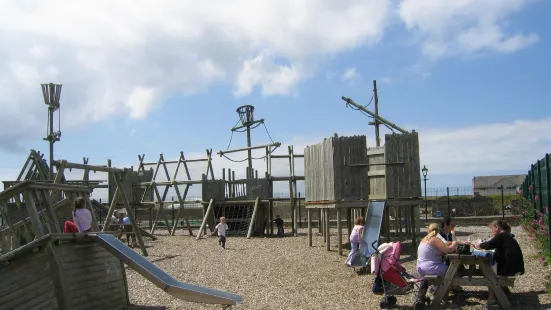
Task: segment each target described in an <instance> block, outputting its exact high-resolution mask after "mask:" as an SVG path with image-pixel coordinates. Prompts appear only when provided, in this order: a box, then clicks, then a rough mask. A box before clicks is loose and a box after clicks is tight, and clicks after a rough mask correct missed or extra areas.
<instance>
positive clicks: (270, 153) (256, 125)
mask: <svg viewBox="0 0 551 310" xmlns="http://www.w3.org/2000/svg"><path fill="white" fill-rule="evenodd" d="M371 100H373V97H372V98H371ZM370 103H371V101H370V102H369V103H368V104H367V106H369V104H370ZM356 110H359V109H356ZM360 111H361V110H360ZM362 112H363V111H362ZM240 121H241V119H239V120H238V121H237V123H235V125H234V126H233V127H235V126H237V124H239V122H240ZM260 124H262V125H264V129H265V130H266V133H267V134H268V137H269V138H270V141H272V144H274V140H273V139H272V135H270V132H269V131H268V127H266V124H265V123H264V122H261V123H256V124H255V126H254V127H250V129H255V128H257V127H258V126H260ZM234 131H237V132H246V131H247V129H246V128H245V129H243V130H232V132H231V136H230V143H228V148H227V149H226V151H227V150H229V149H230V145H231V142H232V140H233V133H234ZM277 148H278V147H277V146H276V147H275V148H274V149H273V150H271V151H270V152H269V155H272V153H273V152H274V151H275V150H276V149H277ZM222 156H224V158H226V159H227V160H229V161H231V162H234V163H242V162H244V161H246V160H248V159H249V158H245V159H242V160H235V159H231V158H229V157H228V156H226V154H224V153H222ZM267 156H268V154H266V155H264V156H262V157H251V159H255V160H258V159H265V158H266V157H267Z"/></svg>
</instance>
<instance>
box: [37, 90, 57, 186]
mask: <svg viewBox="0 0 551 310" xmlns="http://www.w3.org/2000/svg"><path fill="white" fill-rule="evenodd" d="M40 86H42V95H43V96H44V103H45V104H46V105H47V106H48V129H47V136H46V138H44V140H46V141H48V142H49V143H50V167H49V168H50V171H49V175H48V179H50V180H53V179H54V143H55V142H56V141H59V138H60V137H61V130H60V129H59V128H58V129H59V130H58V131H54V112H55V111H57V110H59V99H60V97H61V86H62V85H61V84H53V83H49V84H40ZM58 121H59V116H58Z"/></svg>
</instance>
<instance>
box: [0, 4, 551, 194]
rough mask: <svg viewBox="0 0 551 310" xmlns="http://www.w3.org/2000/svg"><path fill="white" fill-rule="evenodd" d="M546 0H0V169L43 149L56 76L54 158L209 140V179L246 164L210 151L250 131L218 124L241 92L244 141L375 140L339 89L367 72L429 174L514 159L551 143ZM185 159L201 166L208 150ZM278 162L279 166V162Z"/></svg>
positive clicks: (445, 178)
mask: <svg viewBox="0 0 551 310" xmlns="http://www.w3.org/2000/svg"><path fill="white" fill-rule="evenodd" d="M550 11H551V2H549V1H543V0H508V1H497V0H457V1H440V0H401V1H398V0H362V1H359V0H358V1H356V0H340V1H336V0H303V1H288V0H277V1H275V0H264V1H253V0H232V1H227V0H224V1H223V0H205V1H201V2H197V1H187V0H174V1H173V0H166V1H163V5H158V4H154V3H152V2H149V1H140V0H134V1H130V0H119V1H116V2H112V1H106V0H96V1H81V0H75V1H64V0H50V1H47V2H44V1H32V0H13V1H11V0H0V94H1V96H0V158H1V159H2V160H1V161H0V180H2V181H5V180H13V179H15V178H16V177H17V175H18V173H19V171H20V170H21V168H22V166H23V164H24V162H25V159H26V157H27V156H28V154H29V151H30V150H31V149H35V150H39V151H41V152H43V153H45V155H46V157H47V156H48V144H47V142H46V141H43V140H42V139H43V138H44V137H45V136H46V124H47V106H46V105H45V104H44V100H43V98H42V93H41V88H40V84H41V83H50V82H51V83H60V84H63V88H62V94H61V103H60V105H61V109H60V113H59V118H60V119H59V124H60V130H61V133H62V135H61V141H60V142H57V143H56V144H55V157H56V159H66V160H68V161H72V162H82V159H83V157H87V158H89V163H90V164H97V165H104V164H106V162H107V159H111V160H112V163H113V166H116V167H131V166H133V167H134V168H135V169H137V166H138V163H139V161H138V155H139V154H145V155H146V156H145V158H146V161H157V160H158V158H159V154H161V153H162V154H163V155H164V157H165V159H167V160H168V159H177V158H178V157H179V154H180V152H181V151H183V152H184V155H185V156H186V158H188V159H190V158H203V157H206V150H207V149H212V151H213V167H214V173H215V177H216V178H221V175H222V168H224V167H225V168H231V169H232V170H235V171H236V174H237V177H240V176H241V177H242V176H244V173H245V165H246V164H245V163H234V162H231V161H228V160H226V159H225V158H221V157H220V156H218V155H217V154H216V153H217V152H218V151H220V150H226V149H228V145H229V148H230V149H231V148H240V147H244V146H246V138H245V135H244V134H243V133H234V135H233V136H232V133H231V131H230V129H231V128H232V127H233V126H235V125H236V123H237V122H238V120H239V118H238V115H237V113H236V109H237V108H238V107H239V106H242V105H253V106H255V111H254V112H255V118H256V119H260V118H264V119H265V125H266V127H264V126H260V127H258V128H256V129H255V130H253V132H252V144H253V145H263V144H266V143H270V142H271V141H272V140H273V141H276V142H281V143H282V146H281V147H280V148H279V149H278V150H276V151H275V153H276V154H278V153H281V154H284V153H287V152H288V146H289V145H293V147H294V151H295V153H297V154H302V153H303V151H304V148H305V147H306V146H307V145H312V144H316V143H319V142H321V141H323V139H324V138H328V137H331V136H332V135H333V134H334V133H337V134H339V135H340V136H346V135H366V136H367V140H368V143H369V144H370V145H374V144H375V133H374V128H373V126H370V125H369V124H368V123H369V122H370V121H372V119H370V118H369V117H367V116H365V115H364V114H362V113H359V111H355V110H353V109H351V108H347V106H346V104H345V102H344V101H343V100H341V97H342V96H346V97H350V98H352V99H353V100H354V101H356V102H357V103H359V104H362V105H364V106H365V105H368V103H370V101H371V99H372V96H373V85H372V83H373V80H377V88H378V97H379V113H380V115H381V116H383V117H384V118H386V119H388V120H390V121H391V122H393V123H395V124H397V125H399V126H401V127H403V128H405V129H407V130H415V131H417V132H418V133H419V139H420V153H421V155H420V161H421V166H423V165H426V167H427V168H428V169H429V173H428V174H429V176H428V179H429V180H428V181H427V183H428V184H427V186H428V187H429V188H435V187H446V186H470V185H471V184H472V177H473V176H479V175H500V174H523V173H526V172H527V170H528V169H529V167H530V164H532V163H534V162H535V161H537V160H538V159H540V158H542V157H543V156H544V155H545V153H546V152H550V151H551V136H550V135H549V134H548V133H549V132H550V131H551V112H550V109H548V108H545V107H546V106H548V104H549V101H548V99H547V98H548V94H547V91H548V88H549V85H550V83H551V78H550V77H549V72H550V69H551V64H550V62H549V57H548V55H549V54H550V53H551V43H550V41H549V38H550V35H551V21H550V20H549V19H548V18H547V17H548V12H550ZM368 109H371V110H372V109H373V103H371V104H370V105H369V106H368ZM55 117H56V119H55V121H56V130H57V127H58V126H57V123H58V115H57V114H56V116H55ZM382 132H383V133H388V132H389V131H388V130H383V131H382ZM230 139H231V144H230ZM383 140H384V139H383ZM262 155H263V154H260V153H258V152H256V153H255V156H256V157H261V156H262ZM228 157H229V158H231V159H232V160H236V161H239V160H243V159H244V158H245V157H246V153H243V152H241V153H232V154H228ZM253 165H254V167H255V169H258V170H259V173H260V174H262V173H263V172H264V171H265V165H266V163H265V161H264V160H262V159H260V160H255V161H254V163H253ZM303 167H304V163H303V161H302V160H297V161H296V168H295V170H296V173H297V174H301V173H303ZM170 169H171V170H170V171H174V170H175V167H171V168H170ZM190 170H191V179H193V180H199V179H201V174H202V173H204V172H205V171H206V166H205V165H204V163H194V164H191V165H190ZM273 170H274V172H273V174H274V175H280V176H287V175H289V165H288V162H287V161H285V160H278V161H274V163H273ZM71 173H72V175H75V178H76V177H80V175H81V172H77V171H74V170H73V172H71ZM91 178H93V179H105V177H104V176H102V175H100V173H96V174H94V175H92V176H91ZM177 178H178V179H186V178H187V177H186V176H185V174H184V173H179V175H178V177H177ZM299 186H300V185H299ZM276 191H288V184H285V183H282V184H279V185H277V187H276ZM193 192H194V193H195V194H198V193H200V188H197V186H195V187H194V189H193Z"/></svg>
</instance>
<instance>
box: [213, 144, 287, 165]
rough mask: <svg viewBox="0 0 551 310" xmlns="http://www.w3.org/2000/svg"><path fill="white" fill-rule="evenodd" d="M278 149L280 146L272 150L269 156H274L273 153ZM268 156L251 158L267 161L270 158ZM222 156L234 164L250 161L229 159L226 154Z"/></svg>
mask: <svg viewBox="0 0 551 310" xmlns="http://www.w3.org/2000/svg"><path fill="white" fill-rule="evenodd" d="M277 148H278V146H276V147H274V149H273V150H271V151H270V152H269V153H268V154H269V155H272V153H273V152H274V151H275V150H277ZM268 154H266V155H264V156H262V157H251V159H255V160H258V159H265V158H266V157H267V156H268ZM222 156H224V158H226V159H227V160H229V161H232V162H234V163H242V162H244V161H246V160H248V159H249V158H245V159H242V160H235V159H231V158H229V157H228V156H226V154H224V153H222Z"/></svg>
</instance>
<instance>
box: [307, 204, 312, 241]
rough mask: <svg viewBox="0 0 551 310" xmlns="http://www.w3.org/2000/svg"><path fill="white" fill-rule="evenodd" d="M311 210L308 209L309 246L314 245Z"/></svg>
mask: <svg viewBox="0 0 551 310" xmlns="http://www.w3.org/2000/svg"><path fill="white" fill-rule="evenodd" d="M311 210H312V209H308V210H307V212H308V246H312V216H311V213H312V212H311Z"/></svg>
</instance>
